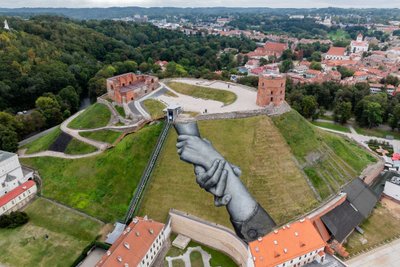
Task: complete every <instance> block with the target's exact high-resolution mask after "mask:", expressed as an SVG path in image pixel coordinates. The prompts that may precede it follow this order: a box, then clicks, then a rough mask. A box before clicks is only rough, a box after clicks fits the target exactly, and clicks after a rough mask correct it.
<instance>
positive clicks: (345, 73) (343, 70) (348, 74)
mask: <svg viewBox="0 0 400 267" xmlns="http://www.w3.org/2000/svg"><path fill="white" fill-rule="evenodd" d="M337 70H338V71H339V72H340V74H341V75H342V79H344V78H347V77H352V76H353V75H354V70H351V69H348V68H346V67H343V66H339V67H337Z"/></svg>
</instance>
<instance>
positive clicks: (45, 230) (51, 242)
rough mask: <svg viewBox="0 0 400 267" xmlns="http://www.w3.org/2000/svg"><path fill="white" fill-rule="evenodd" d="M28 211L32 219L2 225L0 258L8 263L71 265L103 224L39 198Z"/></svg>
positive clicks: (0, 231)
mask: <svg viewBox="0 0 400 267" xmlns="http://www.w3.org/2000/svg"><path fill="white" fill-rule="evenodd" d="M25 211H26V212H27V213H28V215H29V217H30V221H29V223H27V224H26V225H24V226H22V227H18V228H16V229H0V247H1V248H2V253H1V254H0V262H1V263H2V264H6V265H7V266H15V267H20V266H42V267H45V266H49V267H53V266H70V265H71V264H72V263H73V261H74V260H75V259H76V258H77V257H78V255H79V254H80V253H81V252H82V250H83V248H85V247H86V246H87V245H89V243H90V242H91V241H93V240H94V239H95V237H96V236H97V235H98V234H99V232H100V229H101V228H102V226H103V225H102V224H100V223H98V222H96V221H93V220H90V219H88V218H85V217H83V216H81V215H78V214H76V213H73V212H71V211H70V210H68V209H66V208H63V207H59V206H57V205H55V204H52V203H50V202H48V201H46V200H44V199H40V198H39V199H36V200H35V201H34V202H33V203H31V204H29V206H28V207H27V208H26V210H25ZM45 235H48V239H46V238H45Z"/></svg>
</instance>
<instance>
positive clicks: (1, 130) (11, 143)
mask: <svg viewBox="0 0 400 267" xmlns="http://www.w3.org/2000/svg"><path fill="white" fill-rule="evenodd" d="M0 150H5V151H9V152H16V151H17V150H18V135H17V133H16V132H15V131H13V130H11V129H10V128H7V127H5V126H4V125H2V124H0Z"/></svg>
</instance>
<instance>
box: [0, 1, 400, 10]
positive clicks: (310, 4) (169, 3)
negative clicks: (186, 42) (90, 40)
mask: <svg viewBox="0 0 400 267" xmlns="http://www.w3.org/2000/svg"><path fill="white" fill-rule="evenodd" d="M110 6H142V7H165V6H175V7H209V6H221V7H300V8H301V7H329V6H335V7H358V8H363V7H378V8H379V7H380V8H394V7H397V8H400V0H390V1H389V0H287V1H284V0H211V1H210V0H208V1H207V0H205V1H199V0H0V7H110Z"/></svg>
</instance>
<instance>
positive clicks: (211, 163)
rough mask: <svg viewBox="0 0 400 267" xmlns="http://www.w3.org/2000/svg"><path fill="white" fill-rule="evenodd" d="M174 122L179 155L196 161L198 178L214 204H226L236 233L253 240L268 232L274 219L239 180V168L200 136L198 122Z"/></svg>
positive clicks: (194, 163) (247, 240)
mask: <svg viewBox="0 0 400 267" xmlns="http://www.w3.org/2000/svg"><path fill="white" fill-rule="evenodd" d="M174 126H175V129H176V131H177V133H178V141H177V145H176V146H177V149H178V154H179V156H180V159H181V160H183V161H185V162H187V163H191V164H193V165H194V170H195V174H196V182H197V183H198V184H199V186H200V187H201V188H203V189H204V190H206V191H207V192H209V193H211V194H212V195H214V202H215V205H216V206H217V207H220V206H225V207H226V209H227V211H228V213H229V215H230V220H231V223H232V225H233V228H234V229H235V232H236V234H237V235H238V236H239V237H240V238H241V239H243V240H244V241H246V242H251V241H254V240H256V239H257V238H259V237H262V236H264V235H266V234H267V233H269V232H270V231H271V230H272V228H273V227H274V226H275V222H274V221H273V219H272V218H271V216H269V214H268V213H267V212H266V211H265V210H264V209H263V208H262V207H261V205H260V204H258V203H257V201H256V200H255V199H254V198H253V197H252V195H251V194H250V193H249V191H248V190H247V188H246V187H245V186H244V184H243V183H242V181H241V180H240V175H241V171H240V169H239V168H238V167H236V166H234V165H232V164H231V163H229V162H226V160H225V159H224V157H223V156H222V155H221V154H220V153H219V152H218V151H217V150H215V148H214V147H213V146H212V144H211V143H210V142H209V141H208V140H206V139H202V138H201V137H200V132H199V129H198V127H197V123H196V122H193V121H191V122H185V121H184V122H176V123H175V125H174ZM232 145H234V144H232Z"/></svg>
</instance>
